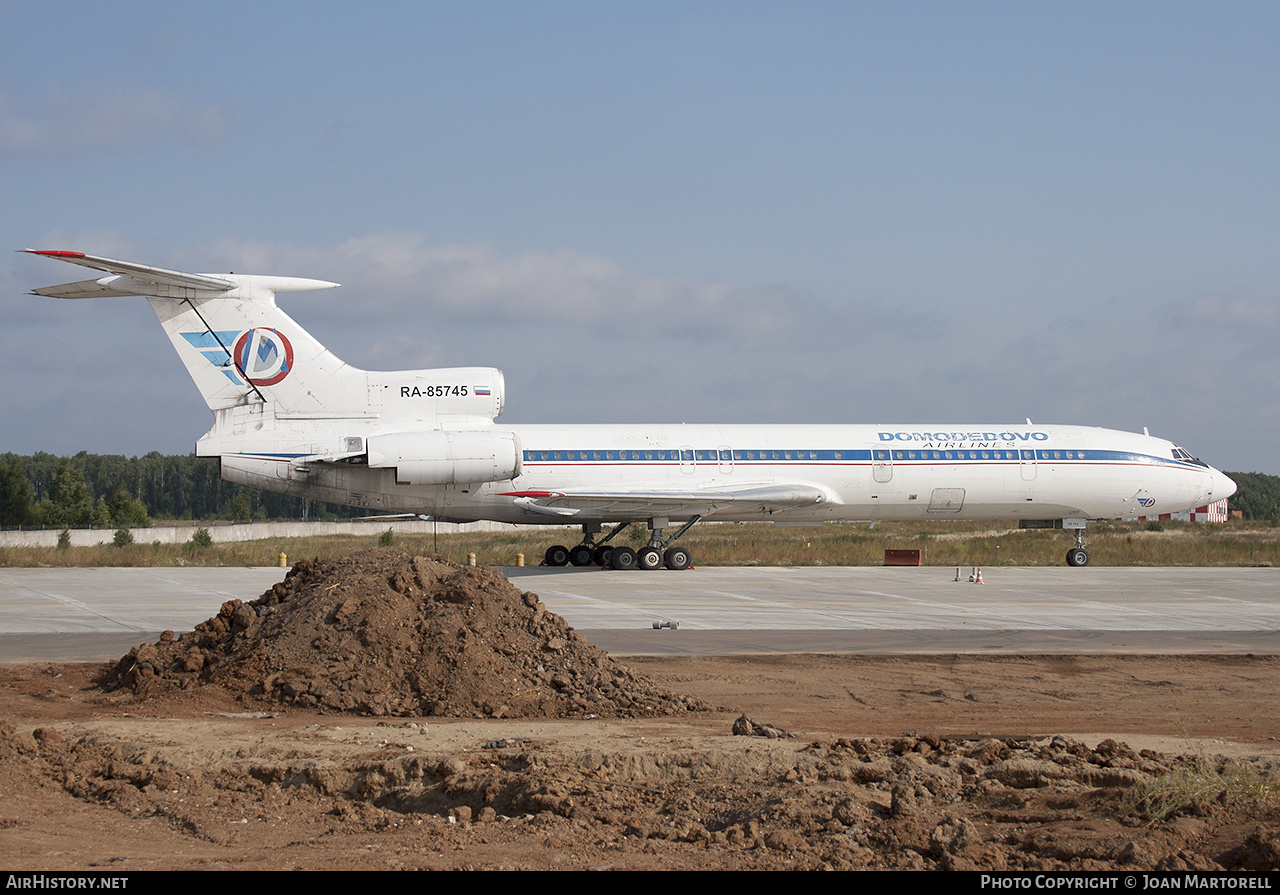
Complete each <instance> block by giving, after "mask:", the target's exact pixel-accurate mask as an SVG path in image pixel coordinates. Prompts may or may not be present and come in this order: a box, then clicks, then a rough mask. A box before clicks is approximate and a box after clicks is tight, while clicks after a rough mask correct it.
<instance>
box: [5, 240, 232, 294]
mask: <svg viewBox="0 0 1280 895" xmlns="http://www.w3.org/2000/svg"><path fill="white" fill-rule="evenodd" d="M23 251H24V252H28V253H30V254H32V255H43V256H45V257H46V258H57V259H58V260H59V261H66V262H68V263H70V264H79V265H80V266H81V267H90V268H93V269H94V270H102V271H106V272H107V273H110V274H115V276H110V277H102V278H101V279H97V280H81V281H79V282H77V283H66V284H64V285H62V286H46V287H44V288H43V289H33V290H31V291H32V293H33V294H35V295H46V296H49V297H50V298H106V297H111V296H124V295H155V296H159V297H186V296H187V295H189V294H191V292H192V291H193V290H194V291H195V292H198V293H203V294H208V293H213V294H218V293H222V292H226V291H227V290H229V289H234V288H235V287H236V285H237V284H236V282H235V281H234V280H224V279H222V278H220V277H211V276H206V275H204V274H198V273H182V272H181V271H177V270H165V269H164V268H163V267H150V266H148V265H146V264H134V263H133V262H131V261H116V260H115V259H113V258H99V257H98V256H96V255H86V254H84V253H83V252H64V251H46V250H41V249H23Z"/></svg>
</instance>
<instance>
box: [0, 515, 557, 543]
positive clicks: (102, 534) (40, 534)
mask: <svg viewBox="0 0 1280 895" xmlns="http://www.w3.org/2000/svg"><path fill="white" fill-rule="evenodd" d="M197 528H207V529H208V530H209V536H210V537H211V538H213V540H214V542H215V543H226V542H231V541H263V540H267V539H269V538H306V537H313V536H319V535H363V536H370V535H378V534H381V533H382V532H384V531H386V530H387V529H388V528H390V529H391V530H392V531H394V532H395V533H396V534H423V535H429V534H431V533H432V532H433V531H435V532H439V533H440V534H442V535H443V534H453V533H455V532H464V531H507V530H510V529H518V528H536V529H541V530H543V531H546V532H547V536H548V539H547V543H548V544H551V543H552V542H553V541H555V540H556V538H555V537H554V535H553V534H552V533H553V532H556V531H559V530H560V528H561V527H560V526H546V525H507V524H505V523H502V522H466V523H452V522H421V521H412V522H387V521H384V522H245V523H243V524H230V523H219V522H212V523H210V522H179V523H161V524H158V525H152V526H151V527H150V528H135V529H132V531H133V539H134V541H136V542H137V543H139V544H150V543H152V542H154V541H159V542H160V543H162V544H185V543H186V542H187V541H189V540H191V535H192V534H194V533H195V531H196V529H197ZM571 528H572V527H571ZM573 531H574V532H576V531H577V529H576V528H573ZM59 534H60V532H59V531H58V530H57V529H45V530H40V531H37V530H27V531H0V547H56V546H57V545H58V535H59ZM115 535H116V530H115V529H114V528H73V529H71V543H72V545H73V546H76V547H93V546H96V545H98V544H110V543H111V541H112V539H114V538H115ZM575 536H576V535H575ZM560 540H564V541H565V542H566V543H568V540H567V539H565V538H561V539H560ZM573 543H575V544H576V543H577V541H574V542H573Z"/></svg>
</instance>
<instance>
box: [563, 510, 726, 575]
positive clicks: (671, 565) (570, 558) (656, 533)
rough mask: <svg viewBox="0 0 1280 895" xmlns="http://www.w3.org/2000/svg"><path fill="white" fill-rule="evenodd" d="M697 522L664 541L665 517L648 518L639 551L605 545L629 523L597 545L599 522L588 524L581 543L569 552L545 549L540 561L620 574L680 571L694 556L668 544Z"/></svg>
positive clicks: (690, 521)
mask: <svg viewBox="0 0 1280 895" xmlns="http://www.w3.org/2000/svg"><path fill="white" fill-rule="evenodd" d="M700 519H702V517H701V516H694V517H693V518H692V519H690V520H689V521H688V522H686V523H685V524H684V525H683V526H681V527H680V529H679V530H677V531H676V533H675V534H673V535H672V536H671V537H669V538H665V539H664V538H663V537H662V532H663V531H665V530H666V528H667V527H668V525H669V521H668V520H667V519H665V518H653V519H650V520H649V543H648V544H647V545H646V546H644V547H641V548H640V549H639V550H632V549H631V548H630V547H610V546H607V544H608V542H609V541H611V540H613V537H614V536H615V535H617V534H618V533H619V532H620V531H622V530H623V529H624V528H626V527H627V526H629V525H630V524H631V523H630V522H623V523H620V524H619V525H617V526H616V527H615V528H614V529H613V531H611V532H609V534H608V535H607V536H605V538H604V539H603V540H601V541H599V542H596V541H595V536H596V535H597V534H599V533H600V528H601V526H600V523H598V522H588V523H585V524H584V525H583V526H582V543H581V544H579V545H578V546H577V547H574V548H572V549H570V548H568V547H561V546H558V545H557V546H555V547H548V548H547V552H546V555H545V556H544V557H543V559H544V562H545V564H546V565H549V566H565V565H575V566H589V565H591V564H592V563H595V564H596V565H598V566H612V567H613V568H615V569H619V570H622V571H630V570H631V569H645V570H652V569H660V568H662V567H663V566H664V565H665V566H666V567H667V568H668V569H671V570H673V571H676V572H681V571H684V570H685V569H687V568H689V567H690V566H692V565H693V554H691V553H690V552H689V551H688V550H687V549H685V548H684V547H673V546H671V545H672V543H673V542H674V541H676V539H678V538H679V537H680V536H681V535H683V534H684V533H685V532H686V531H688V530H689V529H691V528H693V526H694V524H695V523H697V522H698V521H699V520H700Z"/></svg>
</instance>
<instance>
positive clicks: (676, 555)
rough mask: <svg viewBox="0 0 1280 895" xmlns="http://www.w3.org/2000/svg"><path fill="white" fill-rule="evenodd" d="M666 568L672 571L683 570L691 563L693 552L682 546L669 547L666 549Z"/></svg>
mask: <svg viewBox="0 0 1280 895" xmlns="http://www.w3.org/2000/svg"><path fill="white" fill-rule="evenodd" d="M666 563H667V568H668V569H670V570H671V571H673V572H683V571H684V570H685V569H687V568H689V566H691V565H693V554H691V553H690V552H689V551H688V550H686V549H684V548H683V547H671V548H669V549H668V550H667V556H666Z"/></svg>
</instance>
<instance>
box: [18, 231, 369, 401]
mask: <svg viewBox="0 0 1280 895" xmlns="http://www.w3.org/2000/svg"><path fill="white" fill-rule="evenodd" d="M24 251H27V252H30V253H32V254H35V255H42V256H44V257H47V258H56V259H58V260H60V261H67V262H69V263H71V264H78V265H81V266H83V267H89V268H93V269H94V270H100V271H104V272H106V273H107V274H108V275H107V276H104V277H101V278H99V279H96V280H81V281H78V282H75V283H66V284H63V285H61V286H49V287H46V288H43V289H35V290H32V291H33V293H34V294H36V295H45V296H51V297H54V298H68V299H78V298H106V297H113V296H127V295H141V296H146V298H147V301H148V302H150V304H151V308H152V310H153V311H155V314H156V317H157V318H159V320H160V323H161V325H162V326H163V327H164V330H165V332H166V333H167V334H168V335H169V340H170V341H171V342H172V343H173V347H174V348H175V350H177V352H178V355H179V356H180V357H181V358H182V361H183V363H184V364H185V365H186V368H187V372H188V373H190V374H191V378H192V379H193V380H194V381H195V383H196V387H197V388H199V390H200V394H201V395H202V396H203V397H204V400H205V403H206V404H208V406H209V409H210V410H212V411H213V412H214V414H215V417H217V416H219V415H220V413H221V412H222V411H227V410H231V409H234V408H237V407H245V406H252V405H259V407H258V409H262V408H263V406H270V407H272V409H273V411H274V415H276V416H281V415H308V414H314V415H318V416H326V417H333V416H343V415H352V414H358V413H362V412H364V411H366V410H367V406H368V382H367V374H365V373H364V371H362V370H357V369H355V368H354V367H350V366H348V365H347V364H345V363H344V362H343V361H341V360H340V359H339V358H337V357H336V356H335V355H334V354H333V353H331V352H330V351H329V350H328V349H327V348H325V347H324V346H323V345H321V344H320V343H319V342H317V341H316V340H315V338H313V337H312V336H311V335H310V334H309V333H308V332H306V330H304V329H303V328H302V327H300V326H299V325H298V324H297V323H295V322H294V321H293V320H292V319H290V317H289V316H288V315H287V314H285V313H284V311H282V310H280V308H279V307H277V306H276V302H275V296H276V293H277V292H303V291H308V290H313V289H331V288H333V287H335V286H337V285H338V284H337V283H330V282H327V281H325V280H311V279H303V278H299V277H265V276H249V275H243V274H193V273H183V272H181V271H174V270H166V269H164V268H159V267H150V266H148V265H144V264H135V263H132V262H127V261H117V260H115V259H112V258H100V257H97V256H94V255H86V254H83V253H81V252H67V251H40V250H35V249H26V250H24Z"/></svg>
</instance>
